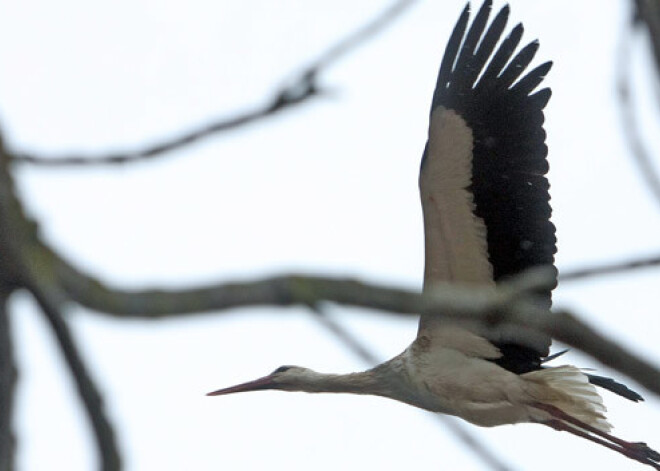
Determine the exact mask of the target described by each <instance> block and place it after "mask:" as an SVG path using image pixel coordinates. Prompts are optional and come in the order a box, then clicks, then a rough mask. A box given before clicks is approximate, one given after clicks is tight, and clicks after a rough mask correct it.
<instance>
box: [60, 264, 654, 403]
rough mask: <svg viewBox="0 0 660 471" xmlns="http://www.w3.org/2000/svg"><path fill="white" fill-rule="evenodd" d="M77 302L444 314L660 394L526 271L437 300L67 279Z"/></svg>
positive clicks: (101, 307) (144, 308)
mask: <svg viewBox="0 0 660 471" xmlns="http://www.w3.org/2000/svg"><path fill="white" fill-rule="evenodd" d="M63 282H64V285H65V286H64V288H65V289H66V290H67V292H68V294H69V296H70V297H71V299H73V300H76V301H77V302H79V303H80V304H83V305H85V306H87V307H89V308H91V309H95V310H98V311H101V312H105V313H108V314H112V315H115V316H119V317H131V318H134V317H138V318H147V319H156V318H162V317H167V316H180V315H183V314H195V313H201V312H214V311H219V310H223V309H233V308H239V307H248V306H265V305H271V306H293V305H302V306H314V305H316V304H318V303H320V302H323V301H328V302H333V303H336V304H340V305H346V306H359V307H364V308H371V309H376V310H380V311H383V312H388V313H394V314H406V315H417V314H429V315H443V316H446V317H447V318H457V319H476V320H480V321H482V322H495V323H509V324H512V325H516V326H519V327H523V328H524V329H526V330H527V332H528V334H529V335H534V334H535V333H536V332H543V333H546V334H549V335H550V336H552V337H553V338H555V339H557V340H559V341H561V342H564V343H566V344H567V345H570V346H572V347H574V348H576V349H578V350H580V351H582V352H584V353H586V354H588V355H591V356H593V357H594V358H596V359H597V360H599V361H601V362H602V363H604V364H606V365H608V366H611V367H612V368H614V369H616V370H618V371H620V372H622V373H624V374H627V375H629V376H630V377H631V378H633V379H635V380H636V381H638V382H639V383H640V384H642V385H644V386H645V387H646V388H648V389H649V390H651V391H653V392H654V393H656V394H659V395H660V370H658V369H657V368H655V367H654V366H653V365H652V364H650V363H648V362H646V361H644V360H642V359H641V358H639V357H637V356H635V355H634V354H632V353H631V352H628V351H626V350H625V349H623V348H622V347H620V346H619V345H618V344H617V343H615V342H613V341H611V340H609V339H608V338H606V337H605V336H603V335H601V334H600V333H598V332H597V331H596V330H595V329H593V328H592V327H590V326H588V325H586V324H584V323H583V322H581V321H580V320H578V319H577V318H575V317H574V316H572V315H571V314H569V313H567V312H565V311H561V312H558V313H557V314H556V315H551V314H549V313H548V312H547V311H545V310H543V309H539V308H538V307H536V306H534V303H532V302H529V300H528V299H521V297H522V298H525V297H528V296H529V294H530V293H535V292H538V291H539V290H543V289H546V290H547V289H551V288H552V287H553V286H554V282H555V278H554V271H552V273H551V272H550V271H548V272H546V271H545V270H542V269H541V270H535V271H534V272H526V273H522V274H521V275H520V276H519V277H518V278H514V279H513V280H512V282H511V283H508V284H502V285H500V289H499V290H497V291H496V292H494V293H493V292H492V291H491V290H482V289H478V288H467V287H465V288H462V287H457V286H451V285H445V286H442V287H440V286H439V287H437V288H436V289H435V290H434V292H433V293H431V294H430V295H422V294H420V293H418V292H414V291H410V290H405V289H398V288H391V287H390V288H388V287H384V286H376V285H370V284H366V283H361V282H359V281H356V280H351V279H337V278H328V277H320V276H299V275H290V276H275V277H271V278H266V279H262V280H258V281H253V282H243V283H224V284H217V285H211V286H207V287H204V288H196V289H190V290H172V291H160V290H146V291H135V292H126V291H119V290H111V289H109V288H107V287H105V286H103V285H102V284H100V283H99V282H98V281H94V282H91V281H90V280H79V279H78V280H77V279H76V277H74V276H71V273H69V274H68V275H67V276H65V277H64V278H63Z"/></svg>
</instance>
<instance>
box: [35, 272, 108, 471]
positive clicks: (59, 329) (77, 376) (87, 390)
mask: <svg viewBox="0 0 660 471" xmlns="http://www.w3.org/2000/svg"><path fill="white" fill-rule="evenodd" d="M28 289H29V291H30V292H31V293H32V295H33V296H34V298H35V299H36V301H37V303H38V304H39V307H40V308H41V310H42V311H43V313H44V314H45V316H46V319H47V320H48V322H49V323H50V326H51V328H52V329H53V333H54V334H55V337H56V338H57V341H58V343H59V345H60V349H61V351H62V354H63V355H64V358H65V360H66V364H67V365H68V367H69V369H70V370H71V374H72V376H73V378H74V380H75V383H76V386H77V389H78V394H79V395H80V398H81V399H82V402H83V404H84V405H85V410H86V412H87V416H88V418H89V420H90V423H91V425H92V429H93V430H94V435H95V437H96V445H97V447H98V451H99V454H100V458H101V469H102V470H103V471H117V470H119V469H121V460H120V457H119V450H118V447H117V443H116V440H115V433H114V430H113V427H112V425H111V424H110V421H109V420H108V418H107V417H106V415H105V412H104V407H103V400H102V399H101V394H100V393H99V391H98V389H97V387H96V385H95V384H94V381H93V380H92V378H91V376H90V374H89V373H88V371H87V368H86V366H85V364H84V363H83V360H82V356H81V355H80V353H79V352H78V348H77V347H76V344H75V342H74V340H73V337H72V336H71V332H70V331H69V328H68V326H67V325H66V322H65V321H64V317H63V316H62V313H60V312H59V310H58V309H57V307H56V306H57V304H58V303H57V302H55V301H54V300H53V299H52V294H50V293H48V292H47V290H45V289H43V288H42V287H41V286H39V285H38V284H36V283H35V284H32V285H31V286H29V287H28Z"/></svg>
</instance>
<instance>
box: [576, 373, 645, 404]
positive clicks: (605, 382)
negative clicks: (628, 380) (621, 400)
mask: <svg viewBox="0 0 660 471" xmlns="http://www.w3.org/2000/svg"><path fill="white" fill-rule="evenodd" d="M587 378H589V382H590V383H591V384H595V385H596V386H600V387H601V388H603V389H607V390H608V391H611V392H613V393H615V394H618V395H619V396H622V397H625V398H626V399H630V400H631V401H634V402H639V401H643V400H644V398H643V397H642V396H640V395H639V394H637V393H636V392H635V391H633V390H632V389H630V388H629V387H628V386H626V385H625V384H621V383H618V382H616V381H614V380H613V379H612V378H606V377H605V376H598V375H592V374H587Z"/></svg>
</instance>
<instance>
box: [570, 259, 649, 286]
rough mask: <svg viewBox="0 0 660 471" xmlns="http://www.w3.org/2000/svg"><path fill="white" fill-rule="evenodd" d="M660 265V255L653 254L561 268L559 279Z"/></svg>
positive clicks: (608, 273) (617, 272)
mask: <svg viewBox="0 0 660 471" xmlns="http://www.w3.org/2000/svg"><path fill="white" fill-rule="evenodd" d="M658 265H660V255H653V256H648V257H643V258H639V259H636V260H626V261H623V262H617V263H609V264H603V265H600V266H597V267H588V268H578V269H574V270H560V271H559V281H560V282H561V281H573V280H580V279H583V278H592V277H595V276H602V275H616V274H619V273H625V272H628V271H633V270H639V269H642V268H650V267H655V266H658Z"/></svg>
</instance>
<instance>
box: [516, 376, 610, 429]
mask: <svg viewBox="0 0 660 471" xmlns="http://www.w3.org/2000/svg"><path fill="white" fill-rule="evenodd" d="M521 376H522V377H523V378H525V379H526V380H528V381H529V383H528V384H530V386H532V387H530V390H529V393H530V394H531V395H532V396H534V398H535V400H536V401H538V402H539V403H544V404H549V405H551V406H554V407H556V408H558V409H560V410H561V411H563V412H564V413H566V414H568V415H570V416H571V417H574V418H575V419H578V420H579V421H581V422H584V423H586V424H589V425H591V426H592V427H595V428H597V429H599V430H602V431H603V432H609V431H610V430H611V429H612V426H611V425H610V423H609V422H608V421H607V419H606V417H605V412H606V411H607V409H606V408H605V406H604V405H603V399H602V398H601V397H600V395H599V394H598V391H596V388H595V387H594V386H593V385H592V384H591V383H590V381H589V377H588V376H587V375H586V374H584V373H583V372H582V371H581V370H580V369H578V368H576V367H574V366H568V365H566V366H557V367H553V368H544V369H542V370H537V371H532V372H530V373H525V374H523V375H521Z"/></svg>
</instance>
